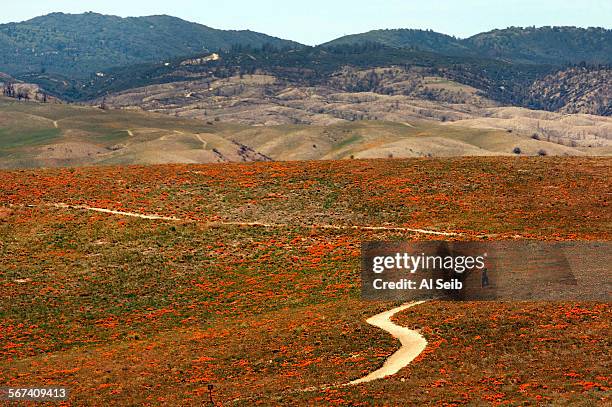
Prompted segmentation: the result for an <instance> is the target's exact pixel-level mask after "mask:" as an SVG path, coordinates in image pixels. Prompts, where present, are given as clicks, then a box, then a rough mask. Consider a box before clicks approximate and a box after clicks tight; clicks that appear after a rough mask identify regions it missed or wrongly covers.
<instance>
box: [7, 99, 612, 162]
mask: <svg viewBox="0 0 612 407" xmlns="http://www.w3.org/2000/svg"><path fill="white" fill-rule="evenodd" d="M377 103H380V104H381V106H382V108H380V112H384V111H385V110H386V107H388V106H390V105H389V104H385V101H379V102H377ZM403 103H405V102H403ZM393 104H395V102H391V105H393ZM340 107H341V104H337V105H335V106H334V108H335V109H340ZM403 107H404V106H403ZM406 107H407V106H406ZM428 108H429V109H434V108H435V105H430V106H429V107H428V106H427V105H422V106H414V107H413V109H414V111H419V110H426V109H428ZM406 111H407V109H406ZM270 112H271V111H268V112H265V111H262V110H255V111H252V112H250V113H249V114H250V115H252V116H253V117H255V116H267V115H269V113H270ZM247 113H248V112H247ZM247 113H245V112H241V113H240V112H239V113H238V114H240V115H241V116H243V117H244V116H245V115H246V114H247ZM535 113H537V112H531V111H527V110H526V109H517V110H516V111H511V110H509V109H508V108H483V110H482V111H481V112H477V113H476V114H469V113H467V112H463V113H462V114H458V116H457V117H456V118H455V119H454V120H453V121H448V122H445V123H440V122H436V121H432V120H424V119H423V118H417V117H410V118H408V119H407V120H401V117H394V116H381V119H384V118H387V119H388V120H386V121H385V120H358V121H347V120H329V116H330V115H329V114H328V115H325V114H323V115H322V116H324V117H325V116H327V117H328V120H327V121H324V120H323V121H321V122H320V124H289V123H283V124H269V125H267V126H253V125H247V124H238V123H231V122H228V121H226V120H224V121H217V120H214V119H213V118H212V117H210V118H209V119H206V118H204V120H197V119H196V118H191V117H189V116H187V117H175V115H169V114H158V113H150V112H143V111H131V110H119V109H106V110H103V109H99V108H93V107H86V106H75V105H66V104H58V103H35V102H17V101H14V100H12V99H6V98H5V99H3V98H1V97H0V168H28V167H65V166H73V167H79V166H91V165H119V164H124V165H129V164H166V163H192V164H196V163H227V162H250V161H295V160H345V159H347V160H350V159H358V158H390V157H393V158H405V157H452V156H537V155H557V156H570V155H571V156H586V155H607V154H610V148H611V145H612V140H610V137H609V134H612V131H611V129H612V120H610V119H607V118H597V117H591V116H587V115H580V116H576V117H569V119H568V118H567V117H564V116H562V115H555V114H552V113H543V112H539V113H540V115H539V116H538V115H535ZM347 114H348V110H347ZM287 115H288V113H287V111H285V112H284V113H283V112H281V113H280V116H287ZM545 115H548V116H549V117H546V116H545ZM483 116H484V117H483ZM391 119H393V121H390V120H391ZM313 120H318V119H317V117H313ZM572 120H573V121H572ZM536 126H537V128H538V129H539V130H536ZM534 131H539V133H537V134H540V135H541V136H540V137H537V138H533V137H532V134H534ZM551 135H553V136H551Z"/></svg>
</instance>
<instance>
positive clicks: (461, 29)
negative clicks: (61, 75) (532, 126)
mask: <svg viewBox="0 0 612 407" xmlns="http://www.w3.org/2000/svg"><path fill="white" fill-rule="evenodd" d="M291 3H293V4H291ZM1 10H2V12H1V13H0V22H2V23H5V22H11V21H23V20H27V19H29V18H32V17H35V16H38V15H42V14H47V13H50V12H53V11H62V12H65V13H81V12H85V11H94V12H98V13H104V14H114V15H119V16H123V17H125V16H143V15H151V14H169V15H173V16H176V17H181V18H183V19H186V20H189V21H195V22H198V23H201V24H205V25H208V26H210V27H213V28H222V29H251V30H254V31H259V32H264V33H266V34H270V35H274V36H277V37H282V38H286V39H292V40H295V41H299V42H302V43H305V44H310V45H314V44H320V43H323V42H325V41H328V40H331V39H333V38H336V37H339V36H342V35H345V34H354V33H359V32H364V31H369V30H372V29H377V28H422V29H428V28H430V29H432V30H435V31H439V32H443V33H446V34H450V35H456V36H458V37H467V36H470V35H473V34H476V33H478V32H482V31H488V30H490V29H493V28H505V27H508V26H512V25H514V26H530V25H535V26H543V25H575V26H582V27H589V26H597V27H606V28H611V25H612V0H505V1H504V0H303V1H300V2H291V1H287V0H215V1H210V0H146V1H144V0H143V1H139V0H104V1H98V0H87V1H84V0H20V1H15V0H11V1H7V2H6V3H5V4H3V5H2V8H1Z"/></svg>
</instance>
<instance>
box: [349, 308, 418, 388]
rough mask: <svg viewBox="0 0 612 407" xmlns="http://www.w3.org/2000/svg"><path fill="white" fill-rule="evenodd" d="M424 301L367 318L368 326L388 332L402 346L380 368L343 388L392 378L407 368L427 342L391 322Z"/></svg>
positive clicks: (409, 330) (411, 331) (414, 332)
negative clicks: (401, 313) (396, 315)
mask: <svg viewBox="0 0 612 407" xmlns="http://www.w3.org/2000/svg"><path fill="white" fill-rule="evenodd" d="M424 302H425V301H416V302H411V303H407V304H404V305H402V306H399V307H397V308H393V309H390V310H389V311H385V312H382V313H380V314H377V315H374V316H373V317H371V318H368V319H367V320H366V322H367V323H368V324H370V325H373V326H375V327H378V328H380V329H382V330H384V331H387V332H389V333H390V334H391V335H392V336H393V337H394V338H397V339H398V340H399V341H400V343H401V344H402V346H401V347H400V348H399V349H398V350H397V351H396V352H395V353H394V354H393V355H391V356H389V357H388V358H387V360H386V361H385V363H384V364H383V365H382V367H381V368H380V369H378V370H375V371H373V372H371V373H370V374H368V375H367V376H364V377H362V378H360V379H357V380H353V381H351V382H349V383H347V384H346V385H345V386H349V385H355V384H360V383H366V382H371V381H372V380H377V379H382V378H384V377H387V376H392V375H394V374H396V373H397V372H399V371H400V370H401V369H402V368H404V367H406V366H408V365H409V364H410V362H412V361H413V360H414V359H415V358H416V357H417V356H419V354H420V353H421V352H423V350H424V349H425V347H426V346H427V340H426V339H425V338H424V337H423V336H422V335H421V334H420V333H418V332H417V331H415V330H412V329H409V328H406V327H403V326H399V325H396V324H395V323H393V321H391V318H392V317H393V315H395V314H397V313H398V312H402V311H404V310H406V309H408V308H411V307H414V306H415V305H419V304H422V303H424Z"/></svg>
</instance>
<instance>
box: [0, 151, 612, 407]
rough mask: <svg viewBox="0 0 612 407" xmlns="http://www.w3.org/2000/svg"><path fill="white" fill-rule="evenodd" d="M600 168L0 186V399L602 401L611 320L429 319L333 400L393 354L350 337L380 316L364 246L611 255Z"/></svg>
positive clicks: (407, 319)
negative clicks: (385, 366) (59, 390)
mask: <svg viewBox="0 0 612 407" xmlns="http://www.w3.org/2000/svg"><path fill="white" fill-rule="evenodd" d="M611 168H612V160H611V159H609V158H561V157H554V158H553V157H536V158H514V157H513V158H493V157H492V158H452V159H387V160H344V161H316V162H269V163H245V164H211V165H160V166H125V167H88V168H75V169H72V168H66V169H37V170H13V171H1V172H0V177H1V178H2V182H0V257H1V259H2V260H1V264H0V287H1V288H0V293H1V294H2V295H1V296H0V382H2V383H3V384H4V385H5V386H11V387H18V386H26V387H40V386H60V385H61V386H65V387H67V388H69V389H70V391H71V393H70V398H69V400H68V401H67V402H65V403H66V404H67V405H109V404H110V403H119V402H120V403H121V404H129V405H181V404H183V405H185V404H189V405H192V404H203V403H207V402H209V400H210V397H211V395H210V394H209V389H208V385H209V384H213V386H214V387H213V390H212V398H213V400H214V402H215V403H216V404H217V405H245V406H247V405H257V404H263V405H268V404H281V403H282V404H294V405H303V404H313V405H330V404H337V405H371V404H381V405H398V404H399V405H403V404H406V403H408V404H411V405H412V404H413V405H427V404H431V405H464V404H473V405H482V404H496V405H536V404H555V405H585V406H590V405H597V404H602V405H603V404H605V403H608V402H610V374H609V367H610V338H609V332H610V311H611V309H610V304H609V303H605V302H603V303H593V302H572V303H570V302H520V303H518V302H517V303H513V302H488V303H478V302H441V301H431V302H427V303H425V304H421V305H419V306H418V307H414V308H410V309H408V310H406V311H404V312H402V313H400V314H398V315H397V316H396V317H395V318H394V321H395V322H396V323H398V324H399V325H402V326H408V327H411V328H412V329H418V330H419V332H420V333H421V334H422V335H423V336H424V337H425V338H426V339H427V341H428V345H427V347H426V349H425V351H424V352H423V353H422V354H421V355H419V356H418V358H417V359H416V360H415V361H414V362H413V363H412V364H410V365H409V366H408V367H406V368H404V369H402V370H401V371H400V372H399V373H398V374H396V375H394V376H391V377H388V378H385V379H381V380H377V381H373V382H369V383H363V384H359V385H355V386H336V385H341V384H344V383H347V382H350V381H351V380H354V379H356V378H359V377H361V376H363V375H364V374H367V373H368V372H371V371H372V370H374V369H376V368H378V367H379V366H380V365H381V364H382V363H383V362H384V360H385V359H386V358H387V357H388V356H389V355H390V354H392V353H393V352H394V351H395V350H396V349H397V347H398V343H397V342H396V341H395V340H394V339H393V338H392V337H391V336H389V335H388V334H387V333H385V332H383V331H381V330H379V329H377V328H375V327H373V326H370V325H368V324H367V323H365V320H366V319H367V318H368V317H370V316H372V315H374V314H376V313H378V312H381V311H384V310H387V309H389V308H390V307H391V306H393V305H395V304H390V303H384V302H365V301H361V300H360V298H359V288H360V280H359V271H360V247H361V242H363V241H369V240H425V239H428V240H439V239H442V238H444V239H452V240H491V239H493V240H502V239H538V240H551V241H557V240H559V241H561V240H562V241H609V240H610V238H611V228H610V226H611V224H612V211H611V210H610V206H609V197H610V193H611V192H612V190H611V188H610V185H612V183H611V182H610V173H611V172H612V171H611ZM101 210H106V212H105V211H101ZM109 211H115V213H111V212H109ZM138 215H147V216H149V218H146V217H142V216H138ZM156 217H157V218H156ZM436 233H448V236H447V235H440V234H436ZM602 278H609V275H608V276H602ZM604 282H605V281H604ZM604 288H605V285H604Z"/></svg>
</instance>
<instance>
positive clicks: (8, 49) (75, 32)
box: [0, 13, 299, 77]
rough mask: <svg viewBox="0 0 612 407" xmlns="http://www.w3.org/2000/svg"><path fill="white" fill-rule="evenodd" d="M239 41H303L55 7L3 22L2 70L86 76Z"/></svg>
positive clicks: (156, 18)
mask: <svg viewBox="0 0 612 407" xmlns="http://www.w3.org/2000/svg"><path fill="white" fill-rule="evenodd" d="M235 44H241V45H251V46H262V45H264V44H271V45H274V46H277V47H284V46H291V47H295V46H298V45H299V44H297V43H295V42H292V41H285V40H281V39H279V38H275V37H270V36H268V35H265V34H260V33H256V32H252V31H224V30H216V29H213V28H210V27H207V26H204V25H200V24H196V23H191V22H188V21H184V20H181V19H179V18H176V17H170V16H165V15H162V16H148V17H129V18H121V17H116V16H107V15H102V14H96V13H85V14H63V13H53V14H49V15H46V16H42V17H37V18H34V19H31V20H28V21H24V22H21V23H9V24H3V25H0V71H4V72H7V73H9V74H12V75H19V74H23V73H28V72H39V73H40V72H45V71H46V72H49V73H55V74H61V75H65V76H77V77H84V76H88V75H89V74H91V73H92V72H96V71H98V70H101V69H106V68H109V67H111V66H123V65H130V64H135V63H140V62H149V61H151V62H152V61H160V60H161V59H163V58H168V57H172V56H178V55H191V54H195V53H198V52H208V51H214V50H218V49H227V48H230V47H231V46H232V45H235Z"/></svg>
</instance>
